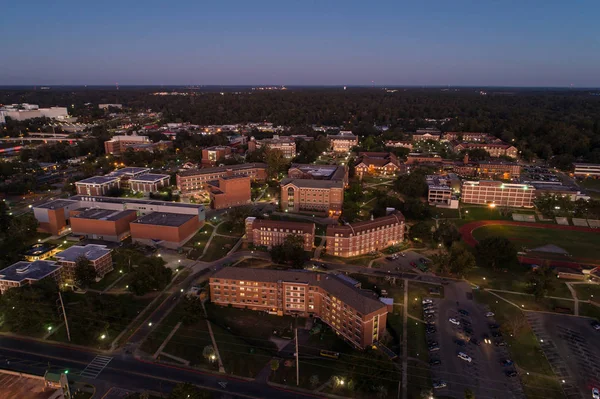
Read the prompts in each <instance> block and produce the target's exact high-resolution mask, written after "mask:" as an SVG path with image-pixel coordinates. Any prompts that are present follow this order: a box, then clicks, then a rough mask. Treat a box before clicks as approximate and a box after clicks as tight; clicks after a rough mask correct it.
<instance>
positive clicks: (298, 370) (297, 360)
mask: <svg viewBox="0 0 600 399" xmlns="http://www.w3.org/2000/svg"><path fill="white" fill-rule="evenodd" d="M299 385H300V354H299V353H298V326H296V386H299Z"/></svg>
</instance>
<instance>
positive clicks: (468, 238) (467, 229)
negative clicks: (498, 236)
mask: <svg viewBox="0 0 600 399" xmlns="http://www.w3.org/2000/svg"><path fill="white" fill-rule="evenodd" d="M484 226H521V227H530V228H532V229H551V230H571V231H586V232H589V233H600V229H592V228H591V227H579V226H561V225H558V224H539V223H529V222H515V221H512V220H480V221H477V222H471V223H467V224H465V225H463V226H462V227H461V228H460V229H459V230H458V231H459V232H460V234H461V235H462V237H463V240H464V241H465V242H466V243H467V244H469V245H470V246H472V247H474V246H475V245H477V240H476V239H475V237H473V231H474V230H475V229H478V228H480V227H484Z"/></svg>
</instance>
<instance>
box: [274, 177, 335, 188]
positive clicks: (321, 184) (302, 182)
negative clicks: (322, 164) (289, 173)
mask: <svg viewBox="0 0 600 399" xmlns="http://www.w3.org/2000/svg"><path fill="white" fill-rule="evenodd" d="M280 184H281V186H286V185H288V184H293V185H294V186H296V187H304V188H344V182H343V181H341V180H314V179H292V178H289V177H287V178H285V179H282V180H281V182H280Z"/></svg>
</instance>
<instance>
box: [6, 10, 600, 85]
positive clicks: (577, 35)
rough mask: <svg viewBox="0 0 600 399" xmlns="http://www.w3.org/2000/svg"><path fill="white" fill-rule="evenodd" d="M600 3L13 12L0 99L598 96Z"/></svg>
mask: <svg viewBox="0 0 600 399" xmlns="http://www.w3.org/2000/svg"><path fill="white" fill-rule="evenodd" d="M599 15H600V1H598V0H590V1H587V0H586V1H564V0H546V1H541V0H540V1H538V0H521V1H512V0H502V1H492V0H483V1H481V0H480V1H460V0H456V1H448V0H439V1H433V0H431V1H401V0H396V1H373V0H371V1H366V0H365V1H360V2H359V1H328V0H321V1H311V0H304V1H301V0H279V1H261V0H255V1H248V0H246V1H227V0H220V1H202V0H174V1H164V0H162V1H154V0H145V1H134V0H121V1H113V0H103V1H94V2H91V1H89V2H88V1H81V0H79V1H70V0H69V1H66V0H56V1H46V0H43V1H42V0H30V1H12V2H6V3H4V4H3V5H2V10H1V13H0V37H1V40H0V85H18V84H38V85H39V84H47V85H58V84H89V85H93V84H114V83H115V82H119V84H121V85H126V84H165V85H169V84H171V85H175V84H184V85H187V84H207V85H212V84H222V85H237V84H276V85H281V84H286V85H344V84H346V85H370V84H372V82H374V84H376V85H498V86H502V85H514V86H569V85H571V84H573V85H574V86H586V87H591V86H594V87H598V86H600V24H599V23H598V16H599Z"/></svg>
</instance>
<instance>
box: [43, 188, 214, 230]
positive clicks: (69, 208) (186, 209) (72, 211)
mask: <svg viewBox="0 0 600 399" xmlns="http://www.w3.org/2000/svg"><path fill="white" fill-rule="evenodd" d="M81 208H84V209H85V208H93V209H96V210H109V211H113V212H115V211H133V212H134V213H135V215H137V216H140V215H147V214H150V213H152V212H169V213H176V214H183V215H193V216H195V217H196V218H198V220H199V221H200V222H201V223H203V222H204V219H205V212H204V206H203V205H200V204H187V203H181V202H166V201H154V200H143V199H135V198H114V197H88V196H83V195H76V196H73V197H71V198H69V199H58V200H53V201H49V202H46V203H44V204H41V205H37V206H34V207H33V213H34V215H35V218H36V219H37V221H38V230H39V231H42V232H46V233H50V234H57V235H58V234H61V233H63V232H65V231H66V230H67V229H69V227H70V226H69V223H71V225H72V224H73V220H71V216H73V215H75V216H80V213H81ZM90 212H91V211H90ZM111 215H112V216H111ZM135 215H134V216H135ZM80 217H81V218H82V219H89V220H99V221H102V220H103V219H104V218H106V219H107V221H115V222H116V221H118V220H121V219H122V218H123V217H126V218H129V217H131V216H127V215H126V214H123V215H116V214H111V213H108V214H106V215H101V216H100V215H98V216H93V215H86V216H85V217H83V215H81V216H80ZM113 218H114V219H115V220H109V219H113ZM128 220H129V219H128ZM84 222H85V223H86V224H87V223H89V222H86V221H84ZM117 224H118V223H117ZM72 227H75V226H72ZM79 227H81V228H83V227H82V226H78V228H79ZM98 228H99V227H98ZM94 229H95V227H89V230H87V231H88V232H87V233H86V234H94V231H95V230H94ZM107 229H108V230H107V231H106V234H108V233H110V236H113V231H114V232H116V236H119V235H120V234H122V233H123V232H122V231H121V230H119V229H116V230H115V229H112V228H110V229H109V228H108V227H107Z"/></svg>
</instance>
